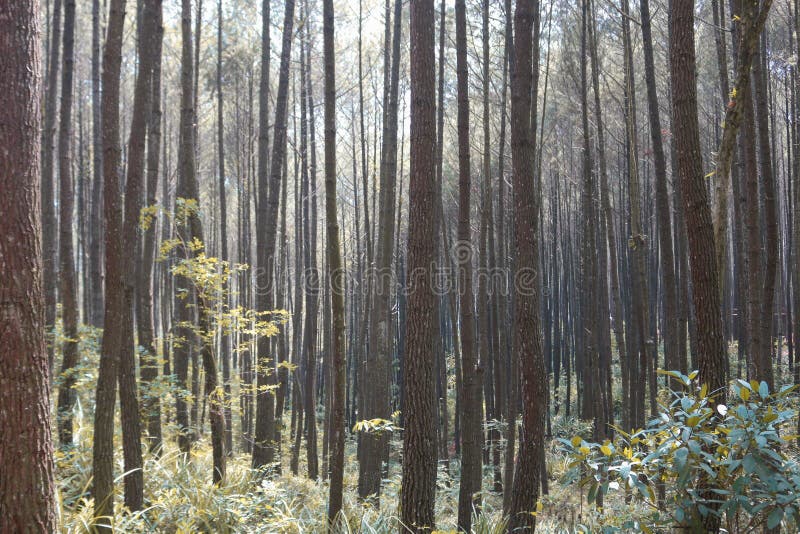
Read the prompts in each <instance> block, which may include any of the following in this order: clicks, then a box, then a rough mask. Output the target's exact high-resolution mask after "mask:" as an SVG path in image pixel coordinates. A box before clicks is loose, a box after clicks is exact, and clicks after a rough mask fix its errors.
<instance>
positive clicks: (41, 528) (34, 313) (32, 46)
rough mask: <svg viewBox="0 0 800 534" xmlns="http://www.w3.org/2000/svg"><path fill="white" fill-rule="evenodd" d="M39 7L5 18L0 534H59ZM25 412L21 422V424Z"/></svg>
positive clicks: (0, 109)
mask: <svg viewBox="0 0 800 534" xmlns="http://www.w3.org/2000/svg"><path fill="white" fill-rule="evenodd" d="M38 4H39V3H38V2H35V1H30V0H26V1H18V0H13V1H6V2H3V3H2V8H0V9H2V11H3V16H2V17H0V71H2V72H3V91H2V92H0V124H2V125H3V127H1V128H0V146H2V147H3V150H0V190H2V191H3V194H2V195H0V212H1V213H2V214H3V216H2V217H0V257H2V258H3V260H2V261H0V280H3V283H2V284H0V303H2V304H0V383H2V384H4V386H3V387H2V388H0V429H1V430H0V466H2V467H0V531H3V532H56V531H58V511H57V501H56V489H55V481H54V475H53V444H52V438H51V435H50V387H49V380H48V359H47V348H46V342H45V317H44V313H43V312H44V294H43V291H42V249H41V239H42V237H41V236H42V226H41V219H40V217H41V212H40V208H41V206H40V195H39V192H40V186H41V182H40V180H41V175H40V170H41V169H40V158H41V154H40V152H39V150H40V143H41V137H40V135H41V132H40V126H41V115H40V101H41V87H42V84H41V59H40V57H39V54H40V42H39V39H40V33H39V20H40V19H39V13H38ZM55 42H56V41H54V43H55ZM21 414H24V416H23V417H21Z"/></svg>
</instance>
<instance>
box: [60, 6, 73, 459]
mask: <svg viewBox="0 0 800 534" xmlns="http://www.w3.org/2000/svg"><path fill="white" fill-rule="evenodd" d="M74 63H75V0H67V1H66V3H65V4H64V67H63V70H62V71H61V117H60V123H59V128H58V176H59V182H60V185H59V202H58V207H59V211H60V214H59V260H60V269H59V270H60V273H59V274H60V281H61V318H62V321H63V325H64V326H63V329H64V342H63V345H62V347H63V349H62V350H63V361H62V364H61V378H62V380H63V381H62V382H61V386H60V387H59V390H58V408H57V409H58V441H59V443H60V444H61V446H62V447H67V446H71V445H72V410H73V408H74V406H75V399H76V395H75V391H73V389H72V388H73V387H74V386H75V371H74V368H75V366H76V365H77V364H78V287H77V280H76V276H75V257H74V256H75V254H74V251H73V246H72V241H73V236H72V212H73V210H74V208H75V198H74V194H73V190H72V157H71V147H72V143H71V141H72V85H73V83H72V79H73V78H72V73H73V65H74Z"/></svg>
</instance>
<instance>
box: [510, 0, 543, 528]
mask: <svg viewBox="0 0 800 534" xmlns="http://www.w3.org/2000/svg"><path fill="white" fill-rule="evenodd" d="M538 26H539V3H538V2H537V1H536V0H519V1H518V2H517V8H516V11H515V13H514V28H515V32H516V34H515V35H514V49H515V50H514V55H515V58H516V59H515V63H514V64H513V68H512V76H511V155H512V166H513V184H514V246H515V249H516V250H515V259H516V263H515V265H514V280H513V283H514V290H515V292H516V293H515V299H514V327H513V328H514V340H513V356H512V357H514V358H516V359H518V361H519V366H520V371H521V379H522V380H521V390H522V432H521V435H520V451H519V455H518V456H517V463H516V469H515V472H514V485H513V490H512V492H513V495H512V496H511V507H510V510H509V515H510V517H509V524H508V527H507V528H508V530H509V531H515V530H516V531H527V532H533V529H534V528H535V526H536V516H534V515H533V514H532V513H531V512H533V511H535V510H536V502H537V501H538V499H539V484H540V474H541V472H540V470H539V456H540V454H541V449H542V447H544V421H545V409H546V406H547V401H546V399H545V397H544V395H545V391H546V390H545V384H544V380H545V379H546V378H545V377H546V375H545V369H544V355H543V351H542V337H541V336H542V334H541V330H540V328H541V325H540V318H539V308H540V306H539V293H538V276H539V272H538V254H539V250H538V248H539V244H538V242H537V222H538V218H539V217H538V211H539V206H538V198H537V197H536V192H535V186H534V181H533V179H532V176H533V168H534V167H533V148H534V146H535V140H534V132H535V131H536V128H535V124H536V123H535V121H531V120H529V117H535V114H534V113H533V111H532V109H533V107H534V106H535V104H534V103H533V102H532V100H531V97H532V96H535V95H536V94H537V86H538V83H537V82H538V76H537V77H536V78H533V77H532V76H531V68H532V65H533V64H534V63H533V62H534V59H532V57H531V56H533V58H535V61H536V62H537V64H538V55H539V52H538V36H539V32H538ZM531 34H534V35H535V39H536V40H535V41H533V42H532V41H531ZM534 48H535V50H533V49H534ZM532 50H533V53H532Z"/></svg>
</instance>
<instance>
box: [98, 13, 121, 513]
mask: <svg viewBox="0 0 800 534" xmlns="http://www.w3.org/2000/svg"><path fill="white" fill-rule="evenodd" d="M124 24H125V0H111V2H110V6H109V14H108V28H107V31H106V43H105V47H104V49H103V102H102V121H103V122H102V127H103V195H104V206H103V212H104V219H105V273H106V277H105V287H106V295H105V317H104V319H103V340H102V344H101V352H100V370H99V372H98V376H97V395H96V398H95V412H94V443H93V447H92V481H93V486H92V498H93V499H94V516H95V518H96V520H98V522H99V524H100V526H101V527H104V528H108V529H110V524H109V522H108V518H109V517H111V516H113V513H114V502H113V492H114V405H115V402H116V395H117V368H118V367H119V357H120V356H119V352H118V350H119V346H120V345H121V343H122V339H121V337H120V328H121V327H122V324H121V320H122V306H123V300H122V297H123V287H122V274H123V261H122V243H121V239H120V238H121V234H122V216H121V214H122V191H121V188H120V175H119V163H120V141H119V137H120V131H119V92H120V87H119V86H120V79H119V76H120V64H121V62H122V35H123V30H124Z"/></svg>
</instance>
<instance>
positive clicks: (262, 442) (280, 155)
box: [253, 0, 294, 467]
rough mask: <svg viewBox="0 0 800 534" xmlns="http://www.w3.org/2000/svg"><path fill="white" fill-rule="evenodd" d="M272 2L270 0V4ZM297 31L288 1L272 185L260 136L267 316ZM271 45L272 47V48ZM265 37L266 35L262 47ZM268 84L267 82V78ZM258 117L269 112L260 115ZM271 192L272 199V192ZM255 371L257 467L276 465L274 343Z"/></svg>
mask: <svg viewBox="0 0 800 534" xmlns="http://www.w3.org/2000/svg"><path fill="white" fill-rule="evenodd" d="M266 3H267V2H266V1H265V4H266ZM266 13H267V14H265V15H264V22H263V27H262V31H268V28H269V17H268V13H269V10H268V9H267V10H266ZM293 28H294V0H286V9H285V11H284V24H283V37H282V43H281V62H280V70H279V72H278V94H277V98H276V100H275V135H274V137H273V144H272V159H271V161H270V162H269V163H270V169H269V182H268V183H267V172H266V166H267V161H266V152H267V149H266V146H264V147H262V146H261V144H262V141H261V136H262V135H264V136H265V137H264V141H263V142H264V144H266V134H261V133H259V162H258V165H259V171H258V202H257V208H256V211H257V214H258V217H257V221H258V222H257V225H256V247H257V250H258V257H257V258H256V265H257V266H258V273H257V276H256V287H257V294H256V310H257V311H261V312H263V311H268V310H269V308H270V306H271V305H272V302H273V293H274V287H273V285H272V281H271V280H272V273H273V271H274V263H275V242H276V241H277V233H278V208H279V205H280V198H281V171H282V170H283V161H284V159H285V158H286V116H287V108H288V94H289V62H290V61H291V56H292V34H293ZM267 44H268V43H267ZM263 46H264V37H263V36H262V47H263ZM268 50H269V49H268V48H267V49H266V52H265V51H264V50H262V62H261V66H262V69H264V67H265V63H267V65H266V67H267V69H268V67H269V65H268V60H265V59H263V54H264V53H267V54H268V53H269V51H268ZM264 76H265V73H264V71H263V70H262V79H261V88H260V90H261V91H263V92H262V93H261V94H260V95H259V99H260V105H262V106H263V107H264V108H265V107H266V101H267V97H268V95H267V88H268V85H267V84H266V83H265V80H264ZM267 80H268V79H267ZM259 113H260V114H261V113H265V111H262V110H260V111H259ZM259 126H260V127H261V126H263V127H266V117H265V116H264V117H262V116H261V115H260V116H259ZM268 191H269V198H267V192H268ZM256 351H257V354H256V369H257V371H258V372H257V375H258V381H257V383H258V388H259V390H258V394H257V400H256V428H255V443H254V444H253V467H262V466H265V465H268V464H271V463H272V462H273V461H274V460H275V451H276V448H275V446H274V444H273V440H274V436H275V399H274V397H273V394H272V392H270V391H261V388H262V387H263V386H269V385H271V384H273V383H274V382H275V377H274V372H269V373H268V371H273V369H272V368H274V365H270V361H269V359H268V357H267V356H268V352H269V340H268V339H267V338H265V337H263V336H262V337H259V339H258V343H257V350H256Z"/></svg>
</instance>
